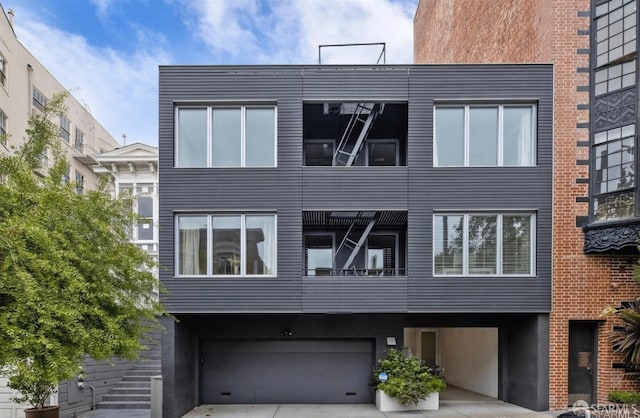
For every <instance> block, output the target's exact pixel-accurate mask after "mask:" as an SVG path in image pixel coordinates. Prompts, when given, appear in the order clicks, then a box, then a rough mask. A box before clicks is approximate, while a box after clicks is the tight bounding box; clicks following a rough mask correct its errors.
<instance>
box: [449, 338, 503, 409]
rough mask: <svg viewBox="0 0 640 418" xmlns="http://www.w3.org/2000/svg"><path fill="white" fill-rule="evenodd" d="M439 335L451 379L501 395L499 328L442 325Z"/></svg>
mask: <svg viewBox="0 0 640 418" xmlns="http://www.w3.org/2000/svg"><path fill="white" fill-rule="evenodd" d="M438 339H439V345H440V350H439V351H440V358H441V361H440V366H441V367H442V368H443V369H444V373H445V377H446V378H447V383H449V384H451V385H454V386H458V387H460V388H463V389H467V390H470V391H472V392H477V393H481V394H483V395H487V396H491V397H493V398H497V397H498V329H497V328H440V329H438Z"/></svg>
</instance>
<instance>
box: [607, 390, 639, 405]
mask: <svg viewBox="0 0 640 418" xmlns="http://www.w3.org/2000/svg"><path fill="white" fill-rule="evenodd" d="M609 400H610V401H611V402H615V403H626V404H640V392H627V391H621V390H614V391H612V392H611V393H609Z"/></svg>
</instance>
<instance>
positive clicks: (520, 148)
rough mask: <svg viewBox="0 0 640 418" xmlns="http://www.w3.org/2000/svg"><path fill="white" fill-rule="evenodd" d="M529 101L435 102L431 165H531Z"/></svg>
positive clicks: (532, 134)
mask: <svg viewBox="0 0 640 418" xmlns="http://www.w3.org/2000/svg"><path fill="white" fill-rule="evenodd" d="M535 121H536V116H535V106H533V105H466V106H455V105H452V106H437V107H436V108H435V126H434V137H435V140H434V166H436V167H448V166H460V167H461V166H471V167H474V166H532V165H534V164H535V161H536V156H535V150H536V131H535V126H536V123H535Z"/></svg>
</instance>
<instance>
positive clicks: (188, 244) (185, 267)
mask: <svg viewBox="0 0 640 418" xmlns="http://www.w3.org/2000/svg"><path fill="white" fill-rule="evenodd" d="M203 223H204V225H205V226H204V230H206V218H200V217H198V218H195V217H189V218H187V217H182V218H179V226H178V227H179V228H180V243H179V245H180V251H179V253H180V274H184V275H196V274H206V272H204V271H200V230H201V225H202V224H203Z"/></svg>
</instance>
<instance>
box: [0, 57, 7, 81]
mask: <svg viewBox="0 0 640 418" xmlns="http://www.w3.org/2000/svg"><path fill="white" fill-rule="evenodd" d="M0 85H2V86H6V85H7V60H5V59H4V57H3V56H2V54H0Z"/></svg>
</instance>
